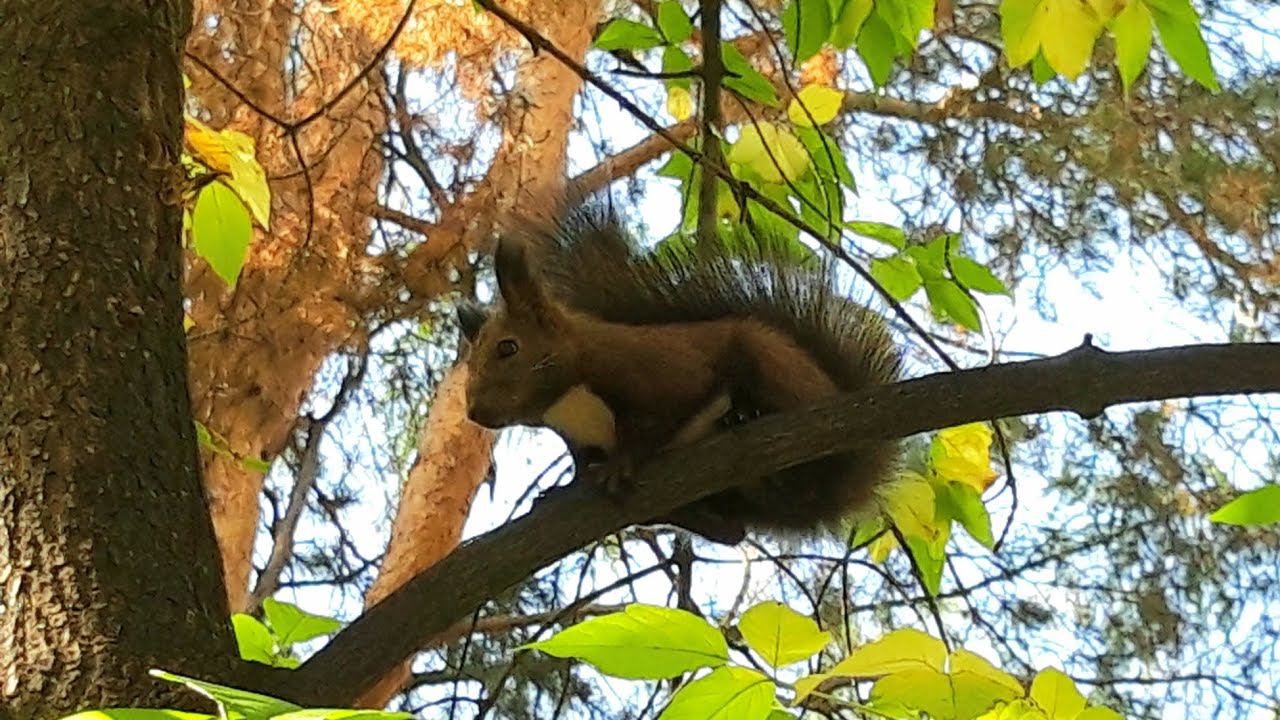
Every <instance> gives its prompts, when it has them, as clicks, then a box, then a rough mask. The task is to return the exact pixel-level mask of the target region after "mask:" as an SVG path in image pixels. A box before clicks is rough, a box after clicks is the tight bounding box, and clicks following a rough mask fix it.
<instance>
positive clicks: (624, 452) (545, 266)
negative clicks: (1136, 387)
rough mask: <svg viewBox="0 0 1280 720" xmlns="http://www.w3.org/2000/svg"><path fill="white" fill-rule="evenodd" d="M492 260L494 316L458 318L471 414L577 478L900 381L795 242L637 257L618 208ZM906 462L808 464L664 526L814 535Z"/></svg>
mask: <svg viewBox="0 0 1280 720" xmlns="http://www.w3.org/2000/svg"><path fill="white" fill-rule="evenodd" d="M495 259H496V271H497V275H498V282H499V289H500V291H501V294H502V299H503V302H502V303H501V306H500V307H499V309H498V310H497V311H496V312H495V313H492V314H490V313H486V312H484V311H481V310H479V309H478V308H476V307H475V306H463V307H460V309H459V318H460V321H461V325H462V327H463V331H464V334H465V335H466V336H467V339H468V341H469V342H468V345H469V347H468V350H467V352H468V356H469V358H468V362H469V365H470V372H471V376H470V379H469V386H468V406H469V413H470V414H471V416H472V418H473V419H474V420H476V421H477V422H479V423H481V424H484V425H488V426H490V427H503V426H507V425H518V424H519V425H532V426H546V427H552V428H554V429H556V430H557V431H558V432H559V433H560V435H561V436H562V437H564V438H565V440H566V442H567V444H568V445H569V447H570V450H571V451H572V452H573V454H574V459H575V463H578V464H581V463H583V462H584V461H585V458H586V457H587V453H588V452H590V451H591V450H592V449H593V448H594V449H596V450H597V451H599V452H601V453H603V455H604V456H605V457H606V458H619V457H620V458H622V459H623V460H624V461H630V462H631V463H635V462H640V461H643V460H644V459H645V458H646V457H647V456H649V455H652V454H653V453H656V452H658V451H659V450H661V449H663V448H665V447H670V446H672V445H679V444H684V443H687V442H692V441H695V440H697V439H699V438H700V437H703V436H705V435H706V434H708V433H710V432H714V431H715V430H716V429H717V428H718V427H720V426H723V425H725V424H728V423H734V422H741V421H742V420H744V419H750V418H752V417H756V416H759V415H761V414H765V413H770V412H776V411H779V410H786V409H797V408H800V407H804V406H807V405H810V404H813V403H816V402H818V401H820V400H821V399H823V398H825V397H829V396H831V395H834V394H837V393H842V392H851V391H856V390H860V389H863V388H867V387H870V386H873V385H879V384H884V383H890V382H894V381H895V380H897V378H898V373H899V367H900V365H899V358H898V353H897V350H896V348H895V347H894V345H893V342H892V340H891V338H890V336H889V333H888V331H887V329H886V327H885V324H884V322H883V320H882V319H881V318H880V317H879V316H878V315H876V314H875V313H873V312H871V311H870V310H868V309H867V308H865V307H863V306H861V305H859V304H857V303H855V302H853V301H851V300H849V299H847V298H844V297H842V296H840V295H839V294H838V293H837V292H836V290H835V289H834V287H833V286H832V282H831V276H830V274H829V272H828V269H827V268H824V267H822V265H821V264H820V263H819V262H818V261H817V259H816V258H815V257H814V256H812V255H803V254H800V253H798V252H797V249H796V247H795V245H794V244H793V243H791V242H790V241H788V240H786V239H784V238H777V237H758V236H753V235H751V234H748V233H745V232H743V233H739V234H736V235H733V236H731V237H730V238H728V239H722V240H720V241H717V242H715V243H713V244H711V245H710V246H707V245H706V244H701V245H698V244H693V243H686V242H670V243H667V245H666V246H665V247H663V248H662V249H661V250H657V251H642V250H640V249H639V248H637V247H636V246H635V244H634V243H633V242H632V241H631V239H630V238H629V236H628V235H627V234H626V233H625V231H624V230H623V228H622V227H621V225H620V223H619V222H618V221H617V219H616V218H615V217H614V216H613V214H612V213H611V212H610V211H609V210H608V209H606V208H605V207H603V206H601V205H598V204H594V203H584V204H579V205H576V206H572V207H569V208H567V209H562V210H560V211H558V212H557V213H554V217H553V219H552V220H551V221H549V222H547V221H543V222H528V221H526V222H525V223H524V224H523V225H522V226H520V227H518V228H517V229H516V230H515V231H514V232H509V233H507V234H505V235H504V236H503V237H502V238H501V239H500V241H499V245H498V250H497V252H496V254H495ZM897 447H898V446H897V444H896V443H894V442H885V443H883V444H878V445H877V446H876V447H874V448H872V449H869V450H867V451H862V452H858V453H856V454H842V455H836V456H832V457H829V458H823V459H820V460H816V461H813V462H809V463H805V464H803V465H799V466H796V467H793V468H790V469H788V470H786V471H783V472H782V473H779V474H777V475H774V476H770V477H767V478H764V479H761V480H757V481H753V482H750V483H748V484H746V485H743V486H740V487H738V488H734V489H732V490H728V491H725V492H722V493H719V494H716V495H712V496H709V497H707V498H704V499H703V500H700V501H698V502H696V503H694V504H692V505H690V506H689V507H686V508H683V509H681V510H680V511H677V512H676V513H673V514H672V515H671V516H669V517H666V518H659V519H656V521H659V522H670V523H672V524H675V525H680V526H683V527H686V528H687V529H690V530H693V531H695V532H698V533H700V534H702V535H704V536H706V537H708V538H711V539H714V540H718V541H721V542H727V543H735V542H738V541H739V540H741V539H742V535H743V532H744V530H745V529H746V528H748V527H754V528H758V529H763V530H766V531H774V532H787V531H808V530H813V529H815V528H817V527H818V526H820V525H824V524H827V523H829V522H832V521H836V520H839V519H841V518H844V517H846V516H847V515H849V514H850V513H851V512H853V511H856V510H858V509H861V508H863V507H865V506H866V505H867V504H868V501H869V500H870V498H871V494H872V492H873V491H874V490H875V488H876V487H877V486H878V485H880V484H881V483H883V482H884V481H885V480H886V479H887V478H888V477H889V475H890V474H891V472H892V465H893V463H894V461H895V458H896V455H897ZM580 469H581V467H580V466H579V470H580Z"/></svg>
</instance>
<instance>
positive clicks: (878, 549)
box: [867, 533, 898, 563]
mask: <svg viewBox="0 0 1280 720" xmlns="http://www.w3.org/2000/svg"><path fill="white" fill-rule="evenodd" d="M896 547H898V538H896V537H894V536H893V535H892V534H890V533H885V534H883V535H881V536H880V537H878V538H876V539H875V540H874V541H873V542H872V543H871V544H870V545H868V546H867V554H868V555H870V556H871V561H872V562H874V563H883V562H884V560H885V558H887V557H889V553H891V552H893V549H894V548H896Z"/></svg>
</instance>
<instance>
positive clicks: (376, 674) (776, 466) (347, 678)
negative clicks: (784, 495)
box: [273, 343, 1280, 705]
mask: <svg viewBox="0 0 1280 720" xmlns="http://www.w3.org/2000/svg"><path fill="white" fill-rule="evenodd" d="M1256 392H1280V344H1277V343H1268V344H1233V345H1188V346H1182V347H1172V348H1162V349H1157V350H1147V351H1135V352H1123V353H1110V352H1105V351H1103V350H1100V349H1098V348H1096V347H1093V346H1092V345H1089V344H1086V345H1084V346H1081V347H1079V348H1077V349H1075V350H1073V351H1071V352H1068V353H1066V354H1064V355H1059V356H1056V357H1052V358H1047V359H1041V360H1031V361H1027V362H1018V363H1006V364H1002V365H992V366H987V367H983V368H977V369H972V370H963V371H958V372H951V373H940V374H935V375H930V376H926V377H922V378H917V379H913V380H908V381H905V382H901V383H897V384H894V385H889V386H885V387H880V388H875V389H873V390H870V391H866V392H862V393H858V394H856V395H853V396H848V397H841V398H839V399H836V400H832V401H830V402H827V403H825V404H823V405H821V406H817V407H814V408H812V409H809V410H805V411H798V412H790V413H785V414H777V415H772V416H768V417H765V418H763V419H761V420H758V421H755V422H752V423H749V424H746V425H743V426H740V427H738V428H735V429H733V430H730V431H727V432H724V433H720V434H718V435H715V436H713V437H711V438H709V439H707V440H705V441H703V442H701V443H699V444H697V445H695V446H690V447H686V448H681V449H680V450H678V451H673V452H669V453H664V454H662V455H660V456H658V457H656V458H654V459H653V461H652V462H650V463H649V464H648V465H647V466H645V467H644V468H642V469H641V470H640V471H639V472H638V473H637V474H636V476H635V478H634V481H633V485H632V492H631V495H630V496H629V497H628V499H627V501H626V503H625V504H622V505H617V504H612V503H611V501H610V500H608V499H607V498H606V497H604V496H603V495H601V494H598V493H597V492H595V491H594V489H593V487H592V485H591V484H590V483H574V484H573V485H571V486H570V487H569V488H568V489H566V490H565V491H563V492H562V493H561V494H560V495H559V496H557V497H554V498H551V499H548V500H546V501H544V502H542V503H539V504H537V505H536V506H535V507H534V508H533V509H532V510H531V511H530V512H529V513H528V514H527V515H525V516H523V517H521V518H519V519H517V520H515V521H513V522H511V523H509V524H507V525H505V526H503V527H501V528H498V529H497V530H494V531H492V532H489V533H487V534H485V535H483V536H480V537H478V538H475V539H473V540H471V541H469V542H467V543H464V544H463V545H461V546H460V547H459V548H458V549H457V550H456V551H454V552H453V553H452V554H450V555H449V556H448V557H446V558H444V559H443V560H441V561H440V562H439V563H437V564H436V565H434V566H432V567H431V568H430V569H428V570H427V571H425V572H423V573H422V574H420V575H418V576H417V577H415V578H414V579H412V580H410V581H409V582H408V583H406V584H405V585H404V586H403V587H402V588H400V589H399V590H398V591H396V592H395V593H393V594H392V595H390V596H388V597H387V598H386V599H384V600H383V601H382V602H381V603H379V604H378V605H377V606H375V607H373V608H371V609H370V610H369V611H368V612H366V613H365V614H364V615H363V616H362V617H360V618H358V619H357V620H356V621H355V622H353V623H352V624H351V625H350V626H349V627H348V628H347V629H345V630H343V631H342V632H341V633H339V634H338V635H337V636H335V637H334V638H333V640H332V641H331V642H330V643H329V644H328V645H327V646H326V647H325V648H324V649H322V650H321V651H320V652H319V653H317V654H316V655H315V656H314V657H312V658H311V660H309V661H308V662H307V663H306V664H304V665H303V666H302V667H301V668H300V669H298V670H296V671H294V672H292V673H289V674H288V675H287V676H284V677H283V678H281V679H283V680H284V683H285V685H284V686H283V687H276V688H273V690H274V691H275V692H277V693H278V694H283V695H284V696H286V697H289V698H291V699H294V700H297V701H300V702H306V703H310V704H320V705H338V704H342V703H345V702H348V701H349V700H350V699H351V698H352V697H355V696H356V695H358V694H359V693H360V692H361V691H362V690H364V689H365V688H367V687H368V686H369V685H371V684H372V683H374V682H376V681H377V680H378V678H380V677H381V676H382V675H383V674H384V673H386V672H387V671H388V670H390V669H391V668H393V667H395V666H396V665H397V664H398V663H400V662H403V661H404V659H405V658H407V657H409V656H410V655H411V654H412V653H413V652H415V651H416V650H417V649H418V648H419V647H422V645H423V644H424V643H425V642H426V641H427V640H428V639H429V638H431V637H433V636H434V635H436V634H438V633H440V632H441V631H442V630H445V629H446V628H448V627H450V626H451V625H453V624H454V623H456V622H457V621H458V620H459V618H462V617H464V616H466V615H467V614H468V613H471V612H473V611H474V610H475V608H477V607H479V606H480V604H481V603H483V602H484V601H485V600H486V599H487V598H489V597H491V596H494V595H496V594H498V593H500V592H502V591H503V590H505V589H506V588H509V587H511V586H512V585H514V584H515V583H517V582H519V581H520V580H522V579H523V578H525V577H528V576H529V575H530V574H532V573H533V572H535V571H537V570H538V569H539V568H541V567H544V566H546V565H547V564H549V563H552V562H554V561H556V560H557V559H559V558H561V557H563V556H564V555H566V554H568V553H570V552H572V551H573V550H575V549H576V548H579V547H581V546H582V545H584V544H585V543H587V542H590V541H591V540H593V539H596V538H600V537H603V536H605V535H606V534H608V533H611V532H615V531H617V530H619V529H621V528H624V527H626V526H628V525H631V524H634V523H637V522H642V521H644V519H646V518H651V517H655V516H658V515H661V514H662V513H665V512H668V511H670V510H672V509H674V508H675V507H677V506H680V505H684V504H685V503H688V502H690V501H693V500H695V499H697V498H699V497H703V496H706V495H709V494H711V493H714V492H718V491H721V490H724V489H726V488H728V487H731V486H733V485H735V484H738V483H741V482H743V481H745V480H749V479H752V478H755V477H759V476H761V475H764V474H768V473H772V472H776V471H778V470H780V469H782V468H786V467H789V466H792V465H795V464H797V463H801V462H805V461H808V460H811V459H814V458H818V457H821V456H824V455H828V454H831V453H836V452H845V451H850V450H855V449H857V448H858V447H860V446H862V445H864V444H866V443H868V442H874V441H877V440H884V439H889V438H899V437H906V436H909V435H913V434H916V433H919V432H924V431H927V430H935V429H939V428H945V427H951V426H955V425H959V424H962V423H967V422H975V421H980V420H993V419H996V418H1002V417H1010V416H1017V415H1026V414H1032V413H1045V412H1054V411H1070V412H1074V413H1076V414H1078V415H1081V416H1083V417H1094V416H1096V415H1098V414H1099V413H1101V412H1102V410H1103V409H1105V408H1106V407H1109V406H1111V405H1119V404H1123V403H1131V402H1142V401H1153V400H1162V399H1166V398H1176V397H1200V396H1214V395H1230V394H1240V393H1256Z"/></svg>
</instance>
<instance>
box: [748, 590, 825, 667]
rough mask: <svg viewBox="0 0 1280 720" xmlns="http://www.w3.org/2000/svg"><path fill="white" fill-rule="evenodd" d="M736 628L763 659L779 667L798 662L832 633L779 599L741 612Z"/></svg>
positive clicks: (812, 653) (822, 645)
mask: <svg viewBox="0 0 1280 720" xmlns="http://www.w3.org/2000/svg"><path fill="white" fill-rule="evenodd" d="M738 630H739V631H740V632H741V633H742V637H743V639H745V640H746V641H747V644H748V645H749V646H751V649H752V650H755V651H756V652H757V653H758V654H759V655H760V657H762V658H764V660H765V662H767V663H769V664H770V665H772V666H773V667H782V666H784V665H790V664H791V663H794V662H799V661H801V660H804V659H806V658H810V657H813V655H814V654H816V653H818V652H819V651H821V650H822V648H824V647H826V645H827V643H829V642H831V634H830V633H828V632H826V631H825V630H821V629H819V628H818V624H817V623H816V622H814V621H813V618H811V617H808V616H807V615H801V614H800V613H798V612H796V611H795V610H792V609H791V608H789V607H787V606H786V605H783V604H782V603H780V602H763V603H760V604H759V605H755V606H753V607H752V608H751V609H749V610H747V611H746V612H745V613H743V614H742V619H741V620H739V621H738Z"/></svg>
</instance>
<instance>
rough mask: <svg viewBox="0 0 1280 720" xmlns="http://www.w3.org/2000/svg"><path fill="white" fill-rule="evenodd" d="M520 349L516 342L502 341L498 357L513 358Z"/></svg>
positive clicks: (499, 344)
mask: <svg viewBox="0 0 1280 720" xmlns="http://www.w3.org/2000/svg"><path fill="white" fill-rule="evenodd" d="M519 349H520V346H519V345H516V341H515V340H502V341H500V342H499V343H498V357H503V358H505V357H511V356H512V355H515V354H516V351H517V350H519Z"/></svg>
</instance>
